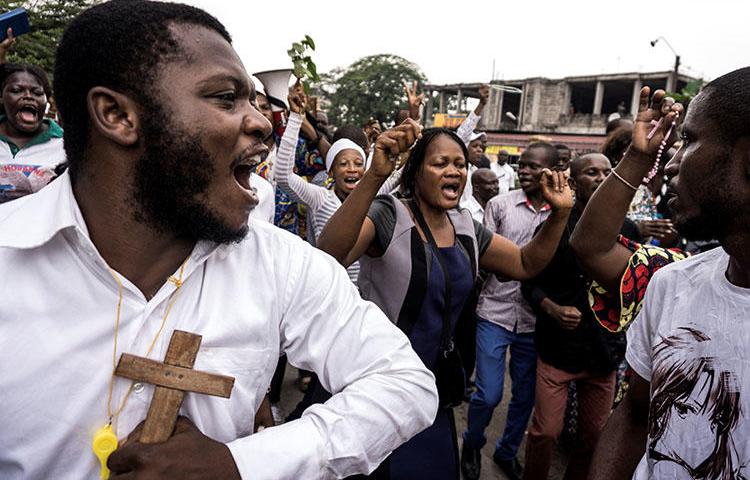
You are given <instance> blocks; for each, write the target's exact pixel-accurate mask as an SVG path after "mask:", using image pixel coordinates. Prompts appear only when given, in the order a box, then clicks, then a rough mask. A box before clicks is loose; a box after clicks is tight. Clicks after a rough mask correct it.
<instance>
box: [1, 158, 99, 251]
mask: <svg viewBox="0 0 750 480" xmlns="http://www.w3.org/2000/svg"><path fill="white" fill-rule="evenodd" d="M68 228H78V229H79V230H81V232H82V233H84V235H85V236H87V237H88V229H86V224H85V222H84V221H83V216H82V215H81V211H80V210H79V208H78V203H76V201H75V197H74V196H73V188H72V186H71V184H70V175H69V174H68V172H67V171H66V172H65V173H63V174H62V175H60V176H59V177H58V178H56V179H55V180H53V181H52V182H51V183H50V184H49V185H47V186H46V187H44V188H42V189H41V190H40V191H39V192H37V193H34V194H31V195H27V196H25V197H23V198H20V199H18V200H14V201H12V202H8V203H5V204H3V205H2V206H0V247H11V248H35V247H38V246H41V245H43V244H45V243H47V242H48V241H49V240H50V239H51V238H52V237H54V236H55V234H57V233H58V232H60V231H62V230H65V229H68Z"/></svg>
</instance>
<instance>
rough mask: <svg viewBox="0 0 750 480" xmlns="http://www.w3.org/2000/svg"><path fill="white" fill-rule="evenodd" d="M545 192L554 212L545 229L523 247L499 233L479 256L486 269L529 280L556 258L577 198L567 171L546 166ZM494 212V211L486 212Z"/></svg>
mask: <svg viewBox="0 0 750 480" xmlns="http://www.w3.org/2000/svg"><path fill="white" fill-rule="evenodd" d="M542 191H543V194H544V198H545V200H547V202H548V203H549V204H550V205H551V206H552V214H551V215H550V216H549V218H547V220H546V221H545V222H544V225H542V228H540V229H539V232H538V233H537V234H536V235H535V236H534V238H533V239H532V240H531V241H530V242H529V243H528V244H527V245H525V246H523V247H519V246H518V245H516V244H515V243H513V242H511V241H510V240H508V239H507V238H505V237H503V236H502V235H498V234H495V235H494V236H493V237H492V241H491V242H490V246H489V247H488V248H487V250H486V251H485V252H484V255H482V257H481V258H480V259H479V265H480V266H481V267H482V268H483V269H484V270H487V271H489V272H493V273H497V274H500V275H502V276H503V277H507V278H511V279H513V280H527V279H529V278H532V277H535V276H536V275H537V274H539V272H541V271H542V269H544V267H546V266H547V264H548V263H549V262H550V260H552V257H553V256H554V254H555V250H556V249H557V244H558V243H559V241H560V237H561V236H562V233H563V231H565V224H566V223H567V221H568V215H569V214H570V209H571V207H572V206H573V197H572V195H571V192H570V187H569V186H568V182H567V177H566V175H565V173H564V172H552V171H550V170H549V169H545V170H544V172H543V174H542ZM490 208H492V205H490ZM491 214H492V213H491V211H488V212H487V213H486V215H491ZM485 218H486V217H485Z"/></svg>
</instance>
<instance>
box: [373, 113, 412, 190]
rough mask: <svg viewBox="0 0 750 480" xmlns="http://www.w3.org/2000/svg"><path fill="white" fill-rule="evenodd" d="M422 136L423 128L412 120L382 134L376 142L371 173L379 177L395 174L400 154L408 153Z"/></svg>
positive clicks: (409, 119) (407, 120) (408, 119)
mask: <svg viewBox="0 0 750 480" xmlns="http://www.w3.org/2000/svg"><path fill="white" fill-rule="evenodd" d="M421 136H422V127H421V126H420V125H419V124H418V123H417V122H415V121H414V120H413V119H411V118H407V119H406V120H405V121H404V123H402V124H401V125H396V126H395V127H393V128H391V129H388V130H386V131H385V132H383V133H381V134H380V136H378V139H377V140H376V141H375V151H374V153H373V155H372V165H371V166H370V170H369V171H371V172H372V173H373V174H375V175H377V176H379V177H388V176H389V175H390V174H391V173H392V172H393V169H394V167H395V163H396V160H397V159H398V156H399V154H401V153H404V152H406V151H408V150H409V149H410V148H411V146H412V145H414V142H416V141H417V139H418V138H420V137H421Z"/></svg>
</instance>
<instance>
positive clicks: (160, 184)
mask: <svg viewBox="0 0 750 480" xmlns="http://www.w3.org/2000/svg"><path fill="white" fill-rule="evenodd" d="M113 32H117V34H113ZM167 52H168V53H167ZM188 59H189V61H187V60H188ZM55 65H56V67H55V75H54V79H55V91H56V92H57V93H58V94H59V95H58V107H59V109H60V114H61V116H62V119H63V120H64V123H65V125H66V130H65V137H64V138H65V151H66V153H67V158H68V161H69V163H70V168H69V169H68V171H66V172H65V173H64V174H63V175H62V176H61V177H60V178H59V179H57V180H56V181H54V182H53V183H52V184H51V185H50V186H49V187H47V188H45V189H43V190H42V191H40V192H38V193H37V194H35V195H32V196H29V197H28V198H27V199H24V201H22V202H13V203H11V204H8V205H4V206H2V207H0V219H1V220H0V246H1V247H2V248H0V269H1V270H2V271H4V272H11V271H12V272H14V273H13V282H14V285H15V287H14V288H12V289H0V319H2V321H0V338H4V339H8V338H12V339H13V342H10V343H8V342H5V343H4V348H3V349H0V365H2V369H3V370H2V375H0V391H2V392H3V393H2V395H1V396H0V420H1V421H2V424H3V428H2V430H0V477H2V478H9V479H14V478H30V479H36V478H93V477H96V476H98V475H99V465H98V462H97V460H96V458H95V457H94V455H93V453H91V450H90V448H91V442H92V434H93V433H94V432H96V431H97V429H99V428H100V427H103V428H106V426H107V425H108V424H109V425H110V428H111V429H112V430H113V431H114V433H115V434H116V435H117V437H118V438H119V440H120V448H119V449H118V450H117V451H115V452H114V453H113V454H112V455H111V456H110V457H109V460H108V465H109V468H110V469H111V470H112V471H113V473H114V474H115V475H116V476H124V477H126V476H138V477H144V478H145V477H149V478H156V477H157V476H158V477H159V478H167V479H168V478H176V479H177V478H179V479H183V478H188V477H192V478H195V477H202V478H222V479H232V478H240V477H242V478H258V479H261V478H273V479H278V478H290V479H291V478H327V477H331V476H339V477H343V476H347V475H352V474H356V473H367V472H369V471H371V470H372V469H374V468H375V467H376V466H377V465H378V464H379V463H380V462H381V461H382V460H383V459H384V458H385V457H386V456H387V455H388V453H389V452H390V451H392V450H393V449H394V448H396V447H397V446H398V445H399V444H401V443H402V442H404V441H406V440H408V439H409V438H410V437H411V436H413V435H414V434H416V433H417V432H419V431H420V430H422V429H424V428H425V427H427V426H428V425H429V424H430V422H431V421H432V419H433V418H434V416H435V413H436V404H437V396H436V391H435V385H434V380H433V377H432V375H431V374H430V373H429V372H428V371H427V370H426V369H425V367H424V365H423V364H422V362H421V361H420V360H419V358H418V357H417V356H416V355H415V354H414V352H413V350H412V349H411V348H410V346H409V342H408V340H407V338H406V336H405V335H403V334H402V333H401V332H399V331H398V329H397V328H395V327H394V326H393V325H391V324H390V322H388V320H387V318H386V317H385V316H384V315H383V314H382V312H380V311H379V310H378V309H377V308H376V307H375V306H373V305H372V304H370V303H367V302H365V301H363V300H361V299H360V298H359V295H358V294H357V291H356V289H355V288H354V286H353V285H352V284H351V282H350V281H349V279H348V278H347V276H346V274H345V272H344V270H343V269H342V268H341V267H340V266H339V265H338V264H336V262H335V261H334V260H333V259H331V258H330V257H328V256H327V255H324V254H322V253H320V252H318V251H316V250H315V249H313V248H312V247H310V246H309V245H308V244H306V243H305V242H303V241H301V240H300V239H298V238H295V237H294V236H291V235H288V234H287V233H284V232H281V231H279V230H278V229H276V228H275V227H273V226H271V225H267V224H266V223H265V222H257V221H251V222H250V226H248V212H249V211H250V210H251V209H252V207H253V206H254V205H255V203H256V201H257V200H256V199H255V196H254V195H253V194H252V190H251V189H250V188H249V185H248V183H247V182H248V180H247V177H246V175H248V174H249V172H250V170H251V169H252V167H253V163H254V162H256V161H258V159H259V157H260V156H261V154H262V153H263V152H264V151H265V149H266V147H265V146H264V145H263V143H262V141H263V139H264V138H265V137H266V136H267V135H269V134H270V130H271V126H270V125H269V124H268V122H267V121H266V120H265V119H264V118H263V117H262V115H261V114H260V113H258V111H257V110H256V109H255V108H253V107H252V105H251V101H252V100H253V99H254V89H253V85H252V82H251V81H250V78H249V76H248V75H247V73H246V71H245V69H244V67H243V66H242V62H241V61H240V59H239V58H238V56H237V54H236V53H235V52H234V50H233V49H232V47H231V44H230V37H229V35H228V33H227V32H226V30H225V29H224V27H223V26H222V25H221V24H220V23H219V22H218V21H217V20H216V19H214V18H213V17H211V16H210V15H208V14H207V13H205V12H203V11H202V10H199V9H196V8H193V7H188V6H185V5H181V4H174V3H158V2H146V1H137V0H133V1H128V2H123V1H113V2H107V3H102V4H98V5H96V6H94V7H91V8H90V9H88V10H86V11H84V12H83V13H82V14H80V15H79V16H78V17H76V18H75V19H74V20H73V21H72V22H71V24H70V25H69V26H68V28H67V29H66V31H65V33H64V34H63V36H62V40H61V42H60V45H59V47H58V50H57V57H56V62H55ZM29 218H34V219H46V221H45V222H37V223H35V224H34V225H35V226H34V228H29V221H28V220H29ZM18 265H23V268H17V266H18ZM32 292H33V295H30V294H31V293H32ZM178 292H179V293H180V294H181V295H178ZM38 293H43V295H42V296H39V295H37V294H38ZM227 299H231V300H230V301H227ZM113 317H114V318H113ZM17 319H23V321H16V320H17ZM113 324H114V328H113ZM160 324H161V325H162V326H163V332H162V330H161V329H160V328H159V325H160ZM174 329H180V330H187V331H192V332H195V333H199V334H201V335H202V344H201V348H200V350H199V351H198V356H197V362H196V364H195V368H196V369H199V370H208V371H213V372H218V373H222V374H225V375H231V376H233V377H234V379H235V380H234V389H233V392H232V396H231V398H230V399H229V400H227V399H212V398H209V397H208V396H205V395H201V394H188V395H187V397H186V399H185V402H184V403H183V404H182V408H181V412H182V414H183V415H184V416H185V417H184V418H181V419H180V420H178V422H177V427H176V431H175V434H174V435H173V436H172V437H170V438H169V440H167V441H166V442H165V443H161V444H143V443H140V442H139V441H138V440H137V439H138V438H139V434H138V431H137V430H136V431H135V432H134V429H135V428H136V426H137V425H138V424H139V422H141V420H143V418H144V417H145V416H146V411H147V409H148V399H149V398H151V393H152V392H153V388H152V387H151V386H146V387H144V386H143V385H140V386H137V387H135V386H134V387H133V388H132V389H131V388H130V387H131V386H132V382H131V381H128V380H126V379H124V378H120V377H113V375H112V372H113V364H112V362H113V360H114V358H113V357H118V356H119V354H120V353H122V352H130V353H134V354H137V355H140V356H144V354H145V356H149V357H151V358H153V359H157V360H161V359H162V358H164V352H165V349H166V347H167V343H168V340H167V339H168V338H169V337H170V334H171V332H172V331H173V330H174ZM118 332H119V335H118ZM160 332H161V333H162V334H161V335H160ZM115 339H118V340H115ZM149 343H151V344H152V345H153V347H154V348H153V351H151V350H152V349H150V348H148V345H149ZM113 349H114V354H115V355H114V356H113ZM280 350H283V351H286V353H287V355H288V356H289V359H290V362H293V363H294V364H296V365H300V366H304V367H307V368H309V369H311V370H314V371H316V372H318V373H319V374H320V375H319V376H320V378H321V382H323V384H324V385H325V386H326V388H328V389H330V391H332V392H335V393H336V394H335V395H334V397H333V398H332V399H331V400H330V401H329V402H328V403H327V404H325V405H316V406H314V407H311V408H310V409H309V410H308V411H307V412H305V415H304V416H303V418H302V419H300V420H299V421H296V422H290V423H288V424H285V425H282V426H279V427H274V428H267V429H265V430H263V431H262V432H260V433H258V434H256V435H250V434H251V433H252V429H253V426H254V422H253V418H254V414H255V411H256V409H257V407H258V405H259V404H260V402H261V400H262V398H263V393H264V392H265V391H266V387H267V386H268V384H269V382H270V379H271V375H272V373H273V367H274V366H275V364H276V360H277V358H278V355H279V352H280ZM150 351H151V352H150ZM147 352H150V353H147ZM109 385H111V387H112V390H111V398H110V401H108V386H109ZM128 398H129V399H130V401H127V400H128ZM19 412H25V413H24V414H19ZM108 422H109V423H108ZM129 434H130V437H129V439H128V440H129V441H127V442H125V443H124V444H123V443H122V442H124V441H125V440H126V438H128V436H129Z"/></svg>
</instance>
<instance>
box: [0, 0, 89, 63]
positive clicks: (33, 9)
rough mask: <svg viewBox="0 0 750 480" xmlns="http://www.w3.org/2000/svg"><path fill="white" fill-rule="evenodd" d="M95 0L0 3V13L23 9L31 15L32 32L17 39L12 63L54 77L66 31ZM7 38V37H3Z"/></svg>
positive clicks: (9, 0)
mask: <svg viewBox="0 0 750 480" xmlns="http://www.w3.org/2000/svg"><path fill="white" fill-rule="evenodd" d="M95 3H98V2H97V1H96V0H35V1H29V0H27V1H18V0H0V12H7V11H10V10H13V9H15V8H19V7H23V8H25V9H26V10H27V11H28V14H29V25H30V26H31V31H30V32H29V33H27V34H24V35H21V36H20V37H18V38H17V39H16V43H15V45H13V50H12V51H11V53H10V54H9V55H8V61H9V62H19V63H31V64H34V65H37V66H39V67H41V68H43V69H44V71H46V72H47V74H48V75H50V76H51V75H52V72H53V71H54V66H55V50H57V44H58V43H59V42H60V38H61V37H62V34H63V31H64V30H65V27H66V26H67V25H68V23H70V21H71V20H72V19H73V17H75V16H76V15H78V13H80V12H81V11H82V10H85V9H86V8H88V7H90V6H91V5H93V4H95ZM3 36H5V35H3Z"/></svg>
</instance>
